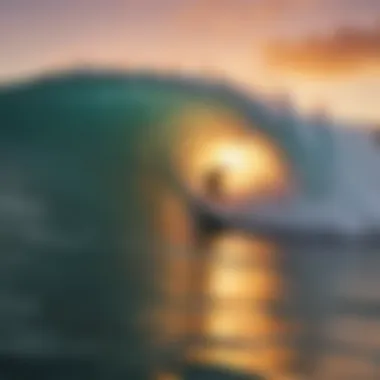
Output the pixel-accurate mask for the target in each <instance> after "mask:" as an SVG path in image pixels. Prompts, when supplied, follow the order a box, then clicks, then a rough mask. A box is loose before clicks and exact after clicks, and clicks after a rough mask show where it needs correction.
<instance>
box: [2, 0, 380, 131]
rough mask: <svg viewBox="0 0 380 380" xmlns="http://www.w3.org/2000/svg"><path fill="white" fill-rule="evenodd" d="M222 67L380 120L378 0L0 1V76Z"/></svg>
mask: <svg viewBox="0 0 380 380" xmlns="http://www.w3.org/2000/svg"><path fill="white" fill-rule="evenodd" d="M75 66H78V67H83V66H85V67H87V66H89V67H97V66H100V67H117V68H147V69H150V68H151V69H156V70H171V71H172V70H176V71H178V70H181V71H183V72H191V73H198V72H201V73H202V75H210V74H213V75H218V76H225V77H227V78H228V79H231V80H233V81H235V82H238V83H239V84H241V85H243V86H246V87H248V88H250V89H255V88H257V89H259V90H264V91H266V90H268V91H273V90H274V91H284V92H289V93H291V94H292V95H293V96H294V99H295V102H296V104H297V105H298V106H299V107H300V108H301V109H302V110H306V111H308V110H310V109H314V108H317V107H320V106H321V105H326V107H327V108H328V109H329V110H330V111H331V113H332V115H334V116H335V117H337V118H338V119H342V120H349V121H351V120H358V121H369V122H375V123H377V122H379V123H380V0H0V80H1V81H2V82H8V81H12V80H14V79H19V78H23V77H25V76H30V75H34V74H37V73H41V72H43V71H45V70H52V69H59V68H67V67H75Z"/></svg>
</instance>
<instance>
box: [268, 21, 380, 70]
mask: <svg viewBox="0 0 380 380" xmlns="http://www.w3.org/2000/svg"><path fill="white" fill-rule="evenodd" d="M264 57H265V62H266V64H267V65H268V67H269V68H271V69H274V70H277V71H283V72H287V73H290V72H295V73H299V74H303V75H326V76H328V75H336V76H337V75H346V74H352V73H356V72H361V73H362V72H365V71H370V72H372V71H373V70H379V69H380V23H379V24H377V25H375V26H374V27H373V28H369V29H357V28H347V27H346V28H340V29H338V30H337V31H336V32H335V33H334V34H333V35H331V36H326V37H310V38H308V39H306V40H303V41H301V42H286V41H282V42H281V41H280V42H274V43H269V44H268V45H267V47H266V48H265V49H264Z"/></svg>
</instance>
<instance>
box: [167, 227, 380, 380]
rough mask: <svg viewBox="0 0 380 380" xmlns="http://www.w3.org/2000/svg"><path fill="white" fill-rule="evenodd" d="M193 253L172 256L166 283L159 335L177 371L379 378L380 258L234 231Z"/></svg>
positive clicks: (190, 250)
mask: <svg viewBox="0 0 380 380" xmlns="http://www.w3.org/2000/svg"><path fill="white" fill-rule="evenodd" d="M187 248H188V250H187V254H183V252H182V254H178V255H175V254H171V255H169V256H170V259H169V258H168V259H167V264H168V265H167V269H168V270H169V268H171V269H170V270H169V271H168V272H167V276H166V281H164V283H165V289H166V294H167V295H170V296H168V297H167V299H166V301H167V302H166V303H165V307H164V308H163V309H162V315H163V319H162V320H163V321H165V327H164V328H162V332H163V335H164V336H166V338H167V340H166V344H168V346H170V344H169V342H171V343H173V342H174V343H175V344H174V345H173V346H172V347H175V348H173V350H172V351H171V355H172V358H173V357H174V356H175V357H176V359H175V360H174V361H175V362H181V363H182V364H181V365H183V364H184V363H183V361H185V363H187V364H189V363H193V364H194V363H196V364H201V365H209V366H221V367H226V366H228V367H229V368H232V369H236V370H237V371H240V372H241V371H244V372H246V373H251V374H257V373H259V374H264V375H266V377H267V378H270V379H277V378H281V379H282V378H284V377H285V378H295V377H297V378H299V377H298V376H302V378H308V379H321V380H322V379H323V380H330V379H331V380H337V379H347V378H349V377H350V378H352V376H353V377H354V378H359V379H363V380H365V379H375V378H379V377H378V376H379V374H380V372H379V370H378V369H377V366H376V362H377V361H378V362H379V364H380V360H378V359H380V291H379V285H380V279H379V276H378V273H379V272H380V258H377V252H374V251H371V252H370V251H369V250H368V249H361V248H360V247H351V248H349V247H335V248H331V249H326V248H321V247H317V246H315V245H314V246H309V247H305V246H302V247H295V246H287V245H284V244H281V245H280V244H276V243H275V242H274V241H268V240H266V239H263V238H259V237H258V236H254V235H244V234H241V233H237V232H235V231H224V232H222V233H218V234H216V235H214V236H210V237H209V238H207V239H205V240H204V241H203V243H202V245H201V246H194V245H192V243H190V242H189V245H188V246H187ZM169 263H170V265H169ZM169 337H170V338H169ZM169 351H170V350H169Z"/></svg>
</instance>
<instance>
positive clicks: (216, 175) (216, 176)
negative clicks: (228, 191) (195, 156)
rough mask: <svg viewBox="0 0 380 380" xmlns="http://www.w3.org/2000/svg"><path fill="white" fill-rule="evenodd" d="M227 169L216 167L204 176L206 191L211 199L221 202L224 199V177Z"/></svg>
mask: <svg viewBox="0 0 380 380" xmlns="http://www.w3.org/2000/svg"><path fill="white" fill-rule="evenodd" d="M224 173H225V168H224V167H222V166H219V167H215V168H214V169H212V170H211V171H208V172H207V173H206V174H205V176H204V180H203V183H204V191H205V194H206V196H207V197H208V198H209V199H212V200H217V201H221V200H222V198H223V179H224V178H223V177H224Z"/></svg>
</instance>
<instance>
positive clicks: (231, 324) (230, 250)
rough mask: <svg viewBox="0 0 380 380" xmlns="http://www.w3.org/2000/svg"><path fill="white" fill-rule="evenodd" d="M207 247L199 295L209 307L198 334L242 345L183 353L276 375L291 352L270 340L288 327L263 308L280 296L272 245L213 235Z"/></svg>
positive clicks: (198, 359)
mask: <svg viewBox="0 0 380 380" xmlns="http://www.w3.org/2000/svg"><path fill="white" fill-rule="evenodd" d="M208 248H209V250H208V252H207V258H205V265H206V266H207V271H206V272H205V277H206V278H204V280H203V294H204V295H207V296H208V298H209V299H212V300H213V303H212V307H211V308H210V309H209V310H207V311H206V312H205V313H204V315H203V317H202V318H201V323H199V331H198V334H200V335H201V336H203V337H205V338H206V339H207V338H210V339H211V341H212V339H217V340H218V339H221V340H222V341H223V340H227V341H228V340H230V341H231V342H233V341H235V342H238V343H239V342H240V343H242V346H236V347H234V346H232V347H228V345H223V344H222V345H218V344H215V345H211V346H210V345H207V344H205V345H202V344H201V345H196V346H194V347H192V348H191V349H190V350H189V352H188V359H189V360H190V361H195V362H198V363H204V364H210V365H221V366H228V367H230V368H236V369H238V370H239V371H246V372H248V373H263V374H273V373H281V372H282V371H283V370H284V368H285V367H286V366H287V365H288V364H289V362H290V361H291V360H292V359H293V357H294V352H292V350H289V349H287V348H284V347H281V345H276V344H274V343H273V342H271V341H270V339H271V336H276V335H277V336H281V335H284V334H288V333H289V332H290V330H291V329H292V328H291V326H290V323H287V322H286V321H285V322H284V320H281V321H280V320H278V319H277V318H276V317H275V316H273V315H271V314H270V312H268V310H265V308H263V305H264V304H265V303H266V302H268V301H270V300H272V301H275V302H276V301H282V299H283V297H284V290H285V289H284V288H285V287H284V284H283V278H282V277H281V275H280V274H279V273H278V270H277V267H278V262H277V261H278V256H277V254H276V247H275V246H274V245H272V244H270V243H269V242H267V241H266V240H261V239H256V238H253V237H249V236H244V235H241V234H237V233H233V232H230V233H223V234H221V235H219V236H217V237H215V239H213V240H212V241H211V242H210V244H209V246H208ZM266 340H267V345H266V346H265V345H264V346H260V344H259V345H258V346H256V347H255V346H254V342H258V343H259V342H260V341H261V342H264V343H265V342H266ZM247 342H248V346H246V347H244V343H247ZM249 342H251V343H253V345H252V346H249V344H250V343H249Z"/></svg>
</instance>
